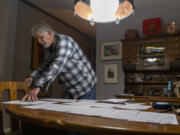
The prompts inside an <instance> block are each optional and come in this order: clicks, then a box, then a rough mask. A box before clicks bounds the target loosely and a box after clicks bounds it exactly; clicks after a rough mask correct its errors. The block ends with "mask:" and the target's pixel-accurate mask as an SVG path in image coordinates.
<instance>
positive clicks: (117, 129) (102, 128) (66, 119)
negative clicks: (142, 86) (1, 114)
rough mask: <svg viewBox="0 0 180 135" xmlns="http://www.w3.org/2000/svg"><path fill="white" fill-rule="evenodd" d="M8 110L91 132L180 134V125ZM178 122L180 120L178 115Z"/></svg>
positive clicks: (50, 124) (26, 117)
mask: <svg viewBox="0 0 180 135" xmlns="http://www.w3.org/2000/svg"><path fill="white" fill-rule="evenodd" d="M6 111H7V112H8V113H9V114H10V115H11V116H12V117H16V118H18V119H20V120H22V121H26V122H30V123H34V124H38V125H41V126H46V127H53V128H58V129H64V130H69V131H77V132H82V133H89V134H93V135H95V134H98V135H99V134H103V135H115V134H126V135H127V134H133V135H134V134H146V135H147V134H153V135H154V134H161V135H167V134H172V135H173V134H174V135H175V134H176V135H177V134H180V125H164V124H151V123H142V122H132V121H125V120H117V119H110V118H100V117H92V116H83V115H76V114H70V113H64V112H56V111H48V110H40V109H39V110H37V109H28V108H22V107H21V106H20V105H14V104H9V105H7V106H6ZM177 120H178V123H179V122H180V118H179V116H177Z"/></svg>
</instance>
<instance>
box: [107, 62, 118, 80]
mask: <svg viewBox="0 0 180 135" xmlns="http://www.w3.org/2000/svg"><path fill="white" fill-rule="evenodd" d="M104 83H118V64H106V65H104Z"/></svg>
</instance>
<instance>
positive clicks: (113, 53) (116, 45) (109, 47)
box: [101, 41, 122, 60]
mask: <svg viewBox="0 0 180 135" xmlns="http://www.w3.org/2000/svg"><path fill="white" fill-rule="evenodd" d="M114 59H122V41H114V42H104V43H102V44H101V60H114Z"/></svg>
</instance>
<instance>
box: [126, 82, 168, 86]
mask: <svg viewBox="0 0 180 135" xmlns="http://www.w3.org/2000/svg"><path fill="white" fill-rule="evenodd" d="M125 84H130V85H131V84H132V85H148V84H149V85H150V84H152V85H153V84H158V85H167V84H168V83H167V82H125Z"/></svg>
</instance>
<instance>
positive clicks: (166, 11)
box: [96, 0, 180, 99]
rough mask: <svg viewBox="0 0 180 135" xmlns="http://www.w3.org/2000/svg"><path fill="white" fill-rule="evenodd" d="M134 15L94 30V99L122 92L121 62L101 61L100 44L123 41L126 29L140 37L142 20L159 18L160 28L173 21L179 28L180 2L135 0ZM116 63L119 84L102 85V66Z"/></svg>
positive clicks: (174, 0) (99, 26)
mask: <svg viewBox="0 0 180 135" xmlns="http://www.w3.org/2000/svg"><path fill="white" fill-rule="evenodd" d="M135 5H136V9H135V13H134V15H133V16H130V17H129V18H127V19H125V20H122V21H121V22H120V24H119V25H116V24H114V23H109V24H97V27H96V28H97V30H96V36H97V37H96V39H97V41H96V44H97V47H96V54H97V55H96V70H97V76H98V79H99V81H98V83H97V85H96V97H97V98H98V99H99V98H110V97H114V95H115V94H121V93H123V92H124V74H123V70H122V61H121V60H113V61H101V60H100V46H101V43H102V42H106V41H117V40H121V39H124V33H125V31H126V30H127V29H136V30H138V32H139V33H140V35H141V36H142V22H143V20H144V19H150V18H156V17H160V18H161V19H162V28H163V30H164V29H165V25H166V24H167V23H168V22H170V21H175V22H176V23H177V24H179V26H180V8H179V5H180V0H173V1H169V0H135ZM107 63H117V64H118V66H119V68H118V69H119V74H118V78H119V83H118V84H104V72H103V71H104V64H107Z"/></svg>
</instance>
